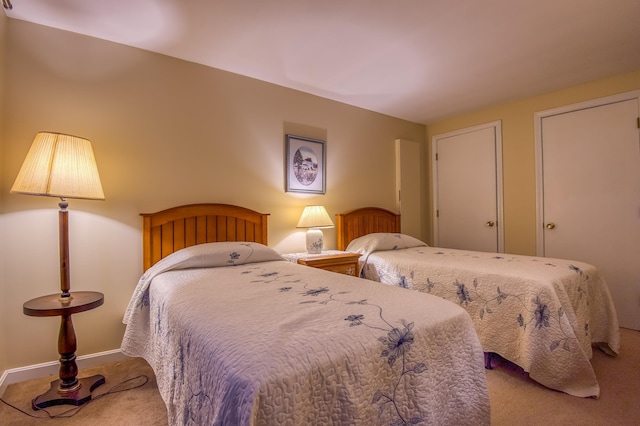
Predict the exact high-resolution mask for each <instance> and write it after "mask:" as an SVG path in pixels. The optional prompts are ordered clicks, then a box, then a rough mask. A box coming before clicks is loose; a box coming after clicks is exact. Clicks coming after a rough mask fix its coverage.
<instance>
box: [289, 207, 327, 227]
mask: <svg viewBox="0 0 640 426" xmlns="http://www.w3.org/2000/svg"><path fill="white" fill-rule="evenodd" d="M296 227H297V228H332V227H333V222H332V221H331V218H330V217H329V213H327V210H326V209H325V208H324V207H323V206H306V207H305V208H304V210H303V211H302V215H301V216H300V220H299V221H298V225H297V226H296Z"/></svg>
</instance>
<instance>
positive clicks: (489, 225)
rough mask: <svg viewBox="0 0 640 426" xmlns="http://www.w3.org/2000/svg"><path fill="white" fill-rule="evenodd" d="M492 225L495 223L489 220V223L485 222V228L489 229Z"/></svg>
mask: <svg viewBox="0 0 640 426" xmlns="http://www.w3.org/2000/svg"><path fill="white" fill-rule="evenodd" d="M493 225H495V223H494V222H493V221H492V220H490V221H488V222H487V226H488V227H489V228H491V227H492V226H493Z"/></svg>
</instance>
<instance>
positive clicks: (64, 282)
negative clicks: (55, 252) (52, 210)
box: [58, 198, 71, 297]
mask: <svg viewBox="0 0 640 426" xmlns="http://www.w3.org/2000/svg"><path fill="white" fill-rule="evenodd" d="M58 206H59V207H60V211H59V212H58V225H59V228H60V231H59V232H60V235H59V238H58V239H59V242H60V290H62V294H61V295H60V297H69V295H70V291H71V279H70V272H69V271H70V269H69V211H68V210H67V207H69V202H68V201H67V200H65V199H64V198H61V199H60V202H59V203H58Z"/></svg>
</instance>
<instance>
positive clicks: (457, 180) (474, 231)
mask: <svg viewBox="0 0 640 426" xmlns="http://www.w3.org/2000/svg"><path fill="white" fill-rule="evenodd" d="M501 134H502V130H501V123H500V122H499V121H497V122H493V123H488V124H483V125H479V126H475V127H471V128H467V129H462V130H458V131H455V132H450V133H446V134H442V135H436V136H434V137H433V142H432V151H433V170H434V172H433V173H434V176H433V182H434V191H433V193H434V215H433V216H434V243H435V245H436V246H439V247H448V248H456V249H464V250H476V251H485V252H502V251H503V250H504V248H503V237H502V235H503V231H502V230H503V226H502V137H501Z"/></svg>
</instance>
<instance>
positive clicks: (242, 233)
mask: <svg viewBox="0 0 640 426" xmlns="http://www.w3.org/2000/svg"><path fill="white" fill-rule="evenodd" d="M140 216H142V218H143V228H142V254H143V256H142V259H143V267H144V270H145V271H146V270H147V269H149V268H150V267H151V266H152V265H153V264H154V263H156V262H157V261H159V260H160V259H162V258H164V257H166V256H168V255H170V254H171V253H173V252H174V251H178V250H180V249H182V248H185V247H189V246H193V245H196V244H203V243H212V242H219V241H250V242H256V243H261V244H264V245H267V218H268V216H269V214H268V213H258V212H256V211H253V210H249V209H247V208H244V207H238V206H232V205H229V204H189V205H185V206H178V207H173V208H170V209H167V210H162V211H160V212H157V213H142V214H141V215H140Z"/></svg>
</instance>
